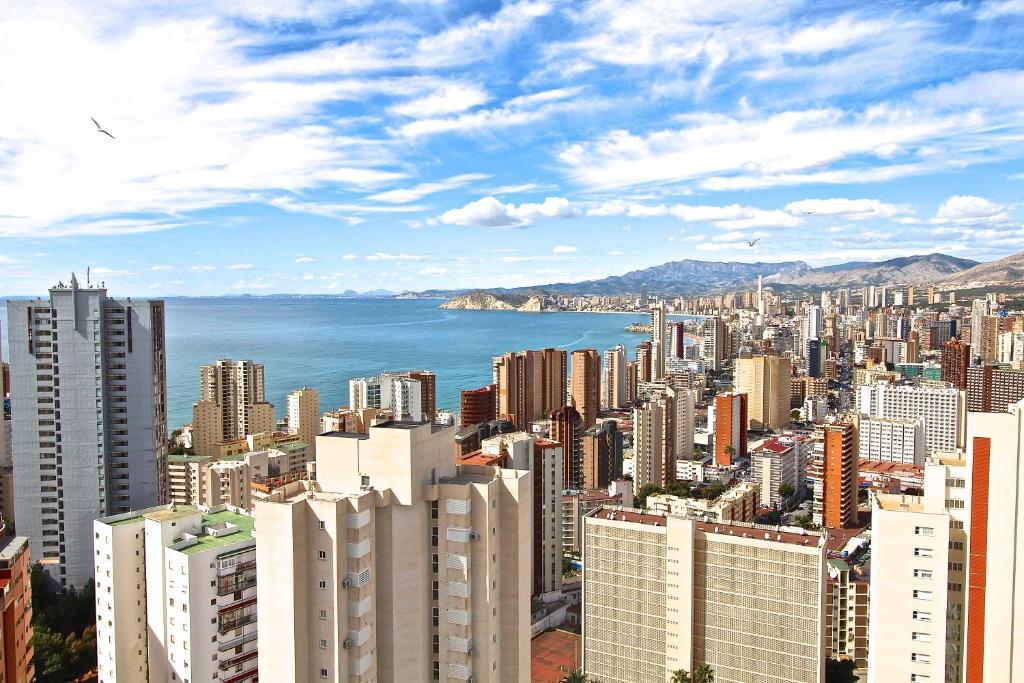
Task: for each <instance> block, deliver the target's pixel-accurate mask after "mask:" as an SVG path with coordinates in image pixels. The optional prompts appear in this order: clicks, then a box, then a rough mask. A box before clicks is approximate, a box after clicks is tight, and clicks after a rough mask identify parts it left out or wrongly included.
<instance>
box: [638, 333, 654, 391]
mask: <svg viewBox="0 0 1024 683" xmlns="http://www.w3.org/2000/svg"><path fill="white" fill-rule="evenodd" d="M652 346H653V345H652V344H651V342H649V341H642V342H640V343H639V344H637V345H636V372H637V375H636V379H637V381H638V382H650V381H651V377H652V375H651V358H652V357H653V355H654V353H653V351H652V350H651V349H652Z"/></svg>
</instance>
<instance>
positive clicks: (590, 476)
mask: <svg viewBox="0 0 1024 683" xmlns="http://www.w3.org/2000/svg"><path fill="white" fill-rule="evenodd" d="M622 441H623V439H622V432H620V431H619V430H618V424H617V423H616V422H615V420H605V421H604V422H602V423H601V424H598V425H595V426H593V427H591V428H590V429H588V430H587V431H585V432H584V433H583V439H582V448H581V450H582V470H583V475H582V487H581V488H582V490H584V491H590V490H593V489H606V488H608V487H609V486H611V483H612V482H613V481H615V480H616V479H618V478H620V477H621V476H622Z"/></svg>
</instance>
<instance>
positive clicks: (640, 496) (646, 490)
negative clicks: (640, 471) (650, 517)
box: [636, 484, 665, 509]
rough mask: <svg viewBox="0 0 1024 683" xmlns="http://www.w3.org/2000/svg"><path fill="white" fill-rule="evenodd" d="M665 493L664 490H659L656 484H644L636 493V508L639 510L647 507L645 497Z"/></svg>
mask: <svg viewBox="0 0 1024 683" xmlns="http://www.w3.org/2000/svg"><path fill="white" fill-rule="evenodd" d="M657 493H665V489H663V488H661V487H660V486H658V485H657V484H644V485H643V486H641V487H640V490H639V491H637V492H636V506H637V507H638V508H640V509H643V508H646V507H647V496H650V495H653V494H657Z"/></svg>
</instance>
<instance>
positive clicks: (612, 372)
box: [601, 344, 627, 410]
mask: <svg viewBox="0 0 1024 683" xmlns="http://www.w3.org/2000/svg"><path fill="white" fill-rule="evenodd" d="M626 360H627V357H626V347H625V346H623V345H622V344H619V345H618V346H613V347H612V348H610V349H608V350H607V351H605V352H604V362H603V363H601V407H602V408H605V409H611V410H616V409H619V408H625V407H626Z"/></svg>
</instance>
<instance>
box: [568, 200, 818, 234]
mask: <svg viewBox="0 0 1024 683" xmlns="http://www.w3.org/2000/svg"><path fill="white" fill-rule="evenodd" d="M587 215H588V216H630V217H632V218H645V217H652V216H674V217H676V218H678V219H679V220H681V221H685V222H688V223H711V224H713V225H715V226H717V227H720V228H723V229H727V230H741V229H744V228H755V227H756V228H792V227H796V226H798V225H800V224H801V220H800V219H799V218H797V217H795V216H792V215H790V214H787V213H786V212H784V211H780V210H778V209H773V210H769V209H759V208H757V207H753V206H741V205H739V204H730V205H728V206H707V205H700V206H692V205H689V204H675V205H670V206H669V205H663V204H662V205H648V204H637V203H627V202H624V201H622V200H614V201H610V202H605V203H603V204H600V205H598V206H596V207H593V208H591V209H589V210H588V211H587Z"/></svg>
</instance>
